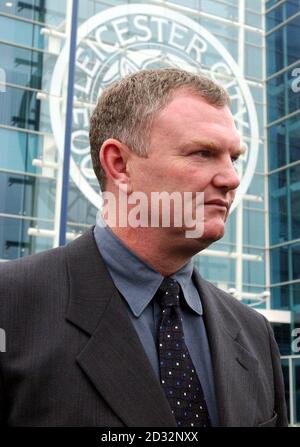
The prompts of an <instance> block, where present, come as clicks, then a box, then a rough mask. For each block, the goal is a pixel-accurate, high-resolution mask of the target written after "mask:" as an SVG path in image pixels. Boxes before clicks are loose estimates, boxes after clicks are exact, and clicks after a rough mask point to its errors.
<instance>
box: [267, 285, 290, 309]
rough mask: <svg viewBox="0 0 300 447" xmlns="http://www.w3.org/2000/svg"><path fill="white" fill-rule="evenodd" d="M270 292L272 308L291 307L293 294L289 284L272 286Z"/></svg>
mask: <svg viewBox="0 0 300 447" xmlns="http://www.w3.org/2000/svg"><path fill="white" fill-rule="evenodd" d="M270 292H271V308H272V309H282V310H288V309H290V303H291V296H290V286H289V285H284V286H276V287H271V288H270Z"/></svg>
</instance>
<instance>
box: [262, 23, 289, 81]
mask: <svg viewBox="0 0 300 447" xmlns="http://www.w3.org/2000/svg"><path fill="white" fill-rule="evenodd" d="M284 35H285V27H282V28H280V29H278V30H277V31H274V32H273V33H271V34H270V35H269V36H267V38H266V45H267V60H266V62H267V75H268V76H270V75H271V74H273V73H276V72H277V71H279V70H281V69H282V68H283V67H284V66H286V65H287V64H286V62H285V60H284V54H285V53H284V40H283V39H284Z"/></svg>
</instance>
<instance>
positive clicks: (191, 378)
mask: <svg viewBox="0 0 300 447" xmlns="http://www.w3.org/2000/svg"><path fill="white" fill-rule="evenodd" d="M179 294H180V286H179V284H178V282H177V281H175V280H174V279H172V278H170V277H168V278H165V279H164V280H163V282H162V284H161V286H160V288H159V290H158V297H159V302H160V305H161V308H162V317H161V321H160V327H159V341H158V343H159V361H160V379H161V384H162V387H163V389H164V391H165V393H166V396H167V399H168V401H169V404H170V407H171V410H172V413H173V414H174V416H175V419H176V421H177V426H178V427H193V426H194V427H209V426H210V420H209V415H208V410H207V405H206V402H205V399H204V395H203V390H202V387H201V384H200V381H199V379H198V376H197V373H196V370H195V367H194V365H193V362H192V359H191V357H190V355H189V351H188V349H187V347H186V345H185V341H184V334H183V329H182V317H181V312H180V307H179Z"/></svg>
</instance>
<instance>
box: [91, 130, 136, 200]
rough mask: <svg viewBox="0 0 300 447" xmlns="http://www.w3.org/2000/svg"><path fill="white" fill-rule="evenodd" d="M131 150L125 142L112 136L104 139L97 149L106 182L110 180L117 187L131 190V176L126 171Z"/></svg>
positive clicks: (128, 191)
mask: <svg viewBox="0 0 300 447" xmlns="http://www.w3.org/2000/svg"><path fill="white" fill-rule="evenodd" d="M130 155H131V150H130V149H129V148H128V146H126V144H123V143H121V142H120V141H118V140H115V139H114V138H109V139H108V140H105V141H104V143H103V144H102V146H101V149H100V151H99V160H100V163H101V165H102V167H103V169H104V171H105V174H106V178H107V183H108V184H109V182H112V183H113V184H114V185H115V186H116V187H117V188H118V189H119V188H120V189H123V190H126V191H127V193H128V194H130V192H131V178H130V173H129V171H128V169H127V168H128V160H129V158H130Z"/></svg>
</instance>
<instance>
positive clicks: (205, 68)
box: [50, 4, 259, 209]
mask: <svg viewBox="0 0 300 447" xmlns="http://www.w3.org/2000/svg"><path fill="white" fill-rule="evenodd" d="M67 51H68V50H67V48H66V47H65V48H63V50H62V52H61V53H60V56H59V57H58V59H57V62H56V65H55V68H54V71H53V75H52V80H51V88H50V95H51V96H50V119H51V126H52V130H53V135H54V138H55V143H56V146H57V148H58V151H59V154H60V156H62V154H63V144H64V138H63V135H64V122H65V115H64V113H65V112H64V111H65V101H66V85H67V74H68V66H67V64H66V61H67V59H68V54H67ZM168 67H170V68H171V67H176V68H183V69H186V70H188V71H190V72H194V73H197V72H200V71H201V72H203V73H205V74H206V75H208V76H210V77H211V78H212V79H214V80H216V81H217V82H219V83H221V84H222V85H223V86H224V87H225V88H226V89H227V91H228V93H229V95H230V97H231V101H232V113H233V115H234V120H235V123H236V126H237V128H238V129H239V131H240V132H241V134H242V136H243V143H244V145H245V147H246V151H245V154H244V156H243V157H242V160H241V162H240V164H239V165H238V167H237V169H238V171H239V174H240V177H241V184H240V186H239V189H238V192H237V197H236V200H235V202H234V204H233V206H232V209H233V208H234V207H235V206H236V205H237V203H238V201H239V198H240V196H241V194H245V193H246V191H247V189H248V187H249V184H250V183H251V180H252V177H253V174H254V171H255V166H256V161H257V155H258V142H259V138H258V122H257V115H256V111H255V106H254V102H253V99H252V96H251V93H250V90H249V87H248V85H247V82H246V81H245V79H244V78H243V76H242V74H241V72H240V70H239V67H238V65H237V64H236V62H235V61H234V59H233V58H232V56H231V55H230V54H229V53H228V51H227V50H226V48H225V47H224V46H223V45H222V43H221V42H220V41H219V40H218V39H216V38H215V37H214V36H213V35H212V34H211V33H210V32H209V31H208V30H207V29H206V28H204V27H203V26H201V25H200V24H198V23H197V22H196V21H194V20H192V19H191V18H189V17H186V16H184V15H183V14H180V13H177V12H174V11H173V10H170V9H167V8H164V7H159V6H153V5H150V4H130V5H122V6H117V7H114V8H110V9H107V10H105V11H103V12H100V13H98V14H96V15H95V16H93V17H91V18H90V19H88V20H87V21H86V22H85V23H83V24H82V25H81V26H80V27H79V29H78V33H77V49H76V70H75V85H74V108H73V128H72V143H71V160H70V176H71V178H72V180H73V181H74V183H75V184H76V185H77V187H78V188H79V189H80V190H81V192H82V193H83V194H84V196H85V197H86V198H87V199H88V200H89V201H90V202H91V203H93V204H94V205H95V206H96V207H97V208H99V205H100V203H101V200H100V196H99V186H98V182H97V179H96V177H95V175H94V172H93V169H92V164H91V158H90V148H89V139H88V134H89V118H90V115H91V113H92V111H93V108H94V106H95V104H96V101H97V98H98V96H99V95H100V94H101V92H102V91H103V89H104V88H105V87H107V86H109V85H110V84H111V83H113V82H114V81H116V80H117V79H119V78H120V77H123V76H124V75H127V74H130V73H134V72H136V71H138V70H141V69H147V68H168ZM183 113H184V111H183Z"/></svg>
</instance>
